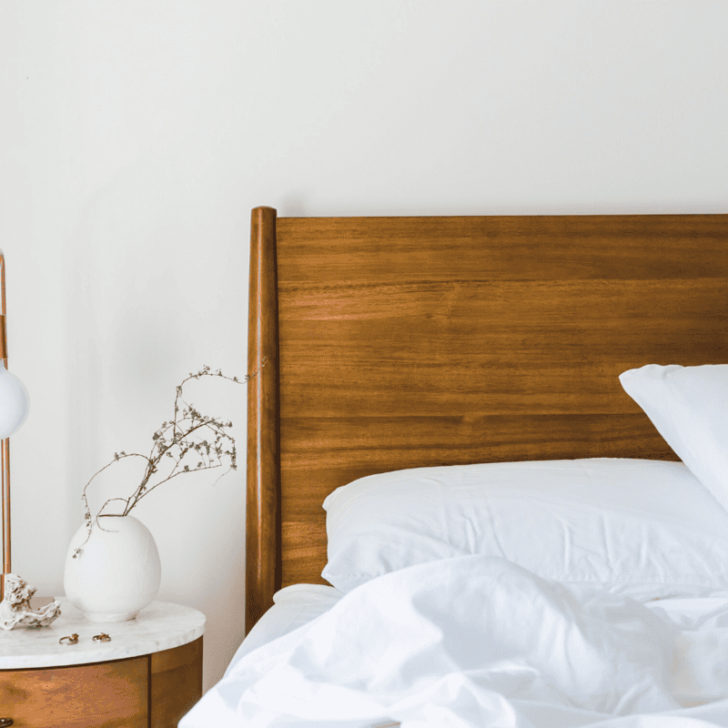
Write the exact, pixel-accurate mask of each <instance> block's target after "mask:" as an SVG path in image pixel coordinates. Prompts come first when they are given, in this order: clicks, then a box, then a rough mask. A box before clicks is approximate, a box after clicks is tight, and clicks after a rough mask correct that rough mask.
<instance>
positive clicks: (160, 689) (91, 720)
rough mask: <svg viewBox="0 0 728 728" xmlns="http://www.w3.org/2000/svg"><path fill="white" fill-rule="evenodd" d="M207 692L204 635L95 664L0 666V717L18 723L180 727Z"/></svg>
mask: <svg viewBox="0 0 728 728" xmlns="http://www.w3.org/2000/svg"><path fill="white" fill-rule="evenodd" d="M201 697H202V637H199V638H198V639H196V640H195V641H194V642H190V643H188V644H186V645H182V646H181V647H174V648H172V649H169V650H162V651H161V652H155V653H153V654H151V655H142V656H140V657H132V658H129V659H127V660H112V661H109V662H99V663H94V664H90V665H88V664H87V665H72V666H68V667H53V668H40V669H25V670H23V669H20V670H0V718H11V719H12V720H13V723H12V726H13V728H47V726H49V725H57V726H63V727H64V728H151V727H152V726H153V728H175V727H176V725H177V723H178V721H179V720H180V719H181V718H182V716H183V715H184V714H185V713H186V712H187V711H188V710H190V708H192V706H193V705H194V704H195V703H196V702H197V701H198V700H199V699H200V698H201Z"/></svg>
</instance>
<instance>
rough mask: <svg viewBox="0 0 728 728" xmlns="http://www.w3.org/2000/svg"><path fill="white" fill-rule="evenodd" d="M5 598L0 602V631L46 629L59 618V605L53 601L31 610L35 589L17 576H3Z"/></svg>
mask: <svg viewBox="0 0 728 728" xmlns="http://www.w3.org/2000/svg"><path fill="white" fill-rule="evenodd" d="M4 581H5V592H4V594H5V596H4V598H3V600H2V602H0V629H4V630H6V631H8V630H11V629H15V628H16V627H25V628H29V629H33V628H37V627H48V626H50V625H51V624H52V623H53V622H54V621H55V620H56V619H57V618H58V617H60V616H61V604H60V602H57V601H56V600H55V599H53V600H51V601H50V603H46V604H45V605H42V606H41V607H40V608H38V609H37V611H36V610H35V609H33V607H32V606H31V604H30V601H31V599H32V598H33V594H35V587H34V586H30V585H29V584H28V582H26V581H25V580H24V579H21V578H20V577H19V576H18V575H17V574H5V575H4Z"/></svg>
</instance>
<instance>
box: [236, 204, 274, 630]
mask: <svg viewBox="0 0 728 728" xmlns="http://www.w3.org/2000/svg"><path fill="white" fill-rule="evenodd" d="M276 278H277V273H276V212H275V210H273V209H271V208H269V207H261V208H257V209H256V210H254V211H253V218H252V224H251V245H250V305H249V311H248V376H249V377H250V379H249V381H248V458H247V511H246V581H245V584H246V600H245V602H246V603H245V624H246V632H248V631H250V629H251V628H252V626H253V625H254V624H255V623H256V622H257V621H258V619H259V618H260V617H261V615H262V614H263V613H264V612H265V611H266V610H267V609H268V608H269V607H270V606H271V605H272V604H273V594H274V593H275V591H276V590H277V589H278V588H280V576H281V569H280V557H281V552H280V546H279V544H280V513H279V490H280V463H279V457H278V453H279V449H278V437H279V435H278V418H279V406H278V292H277V283H276Z"/></svg>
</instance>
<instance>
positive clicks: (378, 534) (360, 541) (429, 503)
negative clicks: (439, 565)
mask: <svg viewBox="0 0 728 728" xmlns="http://www.w3.org/2000/svg"><path fill="white" fill-rule="evenodd" d="M324 508H325V509H326V511H327V517H326V529H327V534H328V563H327V565H326V568H325V569H324V571H323V574H322V575H323V577H324V578H325V579H327V580H328V581H329V582H330V583H331V584H333V585H334V586H335V587H336V588H337V589H340V590H342V591H350V590H351V589H353V588H355V587H356V586H359V585H360V584H362V583H364V582H366V581H368V580H369V579H373V578H374V577H377V576H380V575H382V574H385V573H387V572H390V571H396V570H397V569H402V568H404V567H407V566H412V565H414V564H420V563H424V562H427V561H434V560H436V559H443V558H448V557H452V556H459V555H463V554H488V555H494V556H501V557H504V558H506V559H508V560H510V561H512V562H515V563H516V564H518V565H520V566H522V567H524V568H526V569H528V570H530V571H532V572H534V573H536V574H538V575H539V576H542V577H545V578H547V579H553V580H556V581H559V582H561V583H565V584H584V585H594V586H601V587H603V588H606V589H608V590H609V591H610V592H613V593H618V594H625V595H628V596H631V597H633V598H635V599H639V600H643V601H647V600H649V599H656V598H660V597H668V596H701V595H708V594H715V595H718V594H721V595H723V594H728V513H726V512H725V511H724V510H723V509H722V508H720V506H719V505H718V504H717V503H716V502H715V500H714V499H713V498H712V497H711V496H710V494H709V493H708V492H707V491H706V489H705V488H703V486H702V485H701V484H700V482H699V481H698V480H697V479H696V478H695V477H694V476H693V475H692V474H691V473H690V471H689V470H688V469H687V468H686V467H685V466H684V465H683V464H682V463H673V462H662V461H657V460H622V459H590V460H553V461H541V462H522V463H491V464H486V465H465V466H451V467H437V468H419V469H414V470H401V471H397V472H391V473H382V474H380V475H372V476H369V477H366V478H361V479H360V480H356V481H354V482H353V483H350V484H349V485H346V486H343V487H341V488H338V489H337V490H335V491H334V492H333V493H331V495H329V496H328V498H326V500H325V501H324Z"/></svg>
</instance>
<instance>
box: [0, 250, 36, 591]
mask: <svg viewBox="0 0 728 728" xmlns="http://www.w3.org/2000/svg"><path fill="white" fill-rule="evenodd" d="M5 310H6V309H5V256H4V255H3V253H2V251H0V441H2V444H1V445H0V458H1V460H2V499H3V511H2V520H3V528H2V535H3V578H2V583H0V600H1V599H2V598H3V596H4V592H5V577H6V575H7V574H9V573H10V571H11V566H10V440H9V439H8V438H9V437H10V435H12V434H13V433H14V432H16V431H17V430H19V429H20V427H21V425H22V424H23V422H25V418H26V417H27V416H28V408H29V405H30V400H29V399H28V391H27V390H26V389H25V386H24V385H23V383H22V382H21V381H20V380H19V379H18V378H17V377H16V376H15V375H14V374H11V373H10V372H9V371H8V345H7V330H6V323H5V321H6V316H5Z"/></svg>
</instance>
